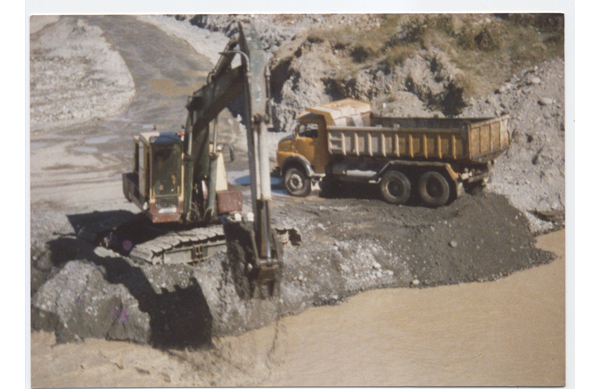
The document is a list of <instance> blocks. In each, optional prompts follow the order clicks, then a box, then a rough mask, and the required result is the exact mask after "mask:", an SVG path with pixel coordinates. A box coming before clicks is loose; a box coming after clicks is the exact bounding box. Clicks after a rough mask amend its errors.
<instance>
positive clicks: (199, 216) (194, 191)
mask: <svg viewBox="0 0 600 389" xmlns="http://www.w3.org/2000/svg"><path fill="white" fill-rule="evenodd" d="M238 28H239V32H238V34H237V35H236V36H235V37H233V38H232V39H231V40H230V41H229V42H228V44H227V46H226V47H225V49H224V50H223V52H221V56H220V59H219V60H218V62H217V64H216V65H215V67H214V68H213V69H212V71H211V72H210V73H209V74H208V77H207V80H206V84H205V85H204V86H203V87H202V88H200V89H199V90H197V91H196V92H194V93H193V95H192V96H189V98H188V102H187V104H186V110H187V120H186V124H185V126H184V129H183V131H182V132H181V133H178V132H167V131H165V132H160V131H150V132H144V133H141V134H139V135H136V136H134V138H133V154H134V158H133V170H132V171H131V172H127V173H124V174H123V176H122V183H123V193H124V195H125V197H126V198H127V200H129V201H131V202H133V203H134V204H135V205H137V206H138V207H139V209H140V210H141V214H139V216H140V217H138V218H136V219H135V220H127V221H121V220H111V221H106V222H105V223H103V224H102V225H100V226H93V227H91V228H87V229H84V230H83V231H81V233H80V236H84V237H88V238H89V239H88V240H96V241H100V242H102V243H103V245H105V246H107V247H110V248H114V249H116V250H117V251H119V252H121V253H122V254H126V255H128V256H129V257H130V258H132V259H133V260H136V261H138V262H141V263H143V264H144V263H145V264H154V265H156V264H172V263H193V262H199V261H202V260H205V259H206V258H208V257H210V256H211V255H213V254H214V253H216V252H218V251H221V250H225V249H226V248H227V247H226V246H227V233H226V228H224V225H223V223H225V224H231V223H238V222H240V221H242V215H241V211H242V202H243V196H242V193H241V192H240V191H237V190H232V189H230V188H229V185H228V183H227V179H226V172H225V164H224V156H223V151H224V150H225V149H226V148H227V145H225V144H220V143H219V137H218V116H219V113H220V112H221V111H222V110H224V109H225V108H226V107H227V106H228V105H229V104H230V103H231V102H232V101H233V100H234V99H236V98H238V96H241V97H242V102H243V120H244V125H245V127H246V129H247V142H248V158H249V161H248V165H249V171H250V182H251V196H252V213H251V214H249V215H251V217H248V218H247V219H250V220H249V223H253V224H252V225H253V228H251V229H250V231H249V233H250V235H251V239H250V240H251V246H252V247H251V254H250V255H249V257H248V258H245V259H244V261H245V263H243V264H242V265H243V266H241V267H240V268H241V271H242V272H243V273H244V274H243V275H244V276H245V277H247V278H249V279H251V280H252V281H253V282H256V284H257V286H259V287H261V288H262V287H263V286H264V287H266V288H267V289H268V294H269V295H272V294H273V286H274V283H275V282H276V281H277V280H276V275H277V272H278V269H280V267H281V264H282V262H281V261H282V253H281V244H279V241H278V236H279V235H281V234H282V233H285V232H286V231H287V229H286V228H279V229H276V228H272V226H271V221H270V217H269V201H270V200H271V186H270V184H271V183H270V166H269V159H268V148H267V143H266V140H265V135H266V132H267V128H268V126H269V125H270V118H271V114H270V105H269V98H270V96H269V88H268V87H269V68H268V66H267V60H266V54H265V52H264V50H263V49H262V46H261V42H260V38H259V36H258V34H257V33H256V31H255V29H254V28H253V26H252V25H251V24H248V23H239V24H238ZM236 57H237V58H240V61H239V63H240V64H239V66H236V67H233V65H234V59H235V58H236ZM229 155H230V156H233V152H232V150H230V153H229ZM237 231H238V234H239V233H240V231H242V230H241V229H238V230H237ZM278 232H279V234H278Z"/></svg>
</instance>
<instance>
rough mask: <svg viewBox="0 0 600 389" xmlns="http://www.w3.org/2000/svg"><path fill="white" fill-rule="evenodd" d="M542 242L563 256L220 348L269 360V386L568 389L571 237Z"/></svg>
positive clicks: (382, 297) (288, 322) (287, 322)
mask: <svg viewBox="0 0 600 389" xmlns="http://www.w3.org/2000/svg"><path fill="white" fill-rule="evenodd" d="M539 245H540V246H542V247H543V248H544V249H546V250H552V251H554V252H555V253H557V255H559V258H558V259H557V260H555V261H554V262H552V263H551V264H549V265H546V266H542V267H539V268H534V269H530V270H527V271H524V272H519V273H517V274H513V275H511V276H510V277H507V278H504V279H501V280H499V281H496V282H487V283H474V284H463V285H453V286H446V287H437V288H429V289H387V290H376V291H371V292H367V293H364V294H361V295H358V296H356V297H354V298H352V299H351V300H350V301H349V302H348V303H346V304H342V305H339V306H336V307H322V308H314V309H310V310H308V311H307V312H304V313H303V314H301V315H298V316H295V317H287V318H284V319H283V320H281V321H280V323H279V324H278V325H277V326H276V327H268V328H263V329H261V330H258V331H254V332H252V333H248V334H246V335H244V336H241V337H239V338H227V339H223V340H222V344H223V345H227V347H228V348H232V349H238V350H241V349H247V350H251V351H253V352H255V353H256V354H258V355H263V356H264V357H265V358H268V360H269V361H270V362H271V371H272V374H271V376H270V377H269V378H268V379H267V380H266V381H265V382H264V384H266V385H278V386H289V385H291V386H305V385H308V386H329V385H344V386H360V385H369V386H379V385H394V386H421V385H425V386H430V385H431V386H433V385H444V386H469V385H475V386H488V385H494V386H514V385H518V386H538V385H542V386H554V385H564V383H565V304H564V296H565V285H564V268H565V262H564V231H559V232H556V233H553V234H550V235H547V236H543V237H541V238H540V239H539Z"/></svg>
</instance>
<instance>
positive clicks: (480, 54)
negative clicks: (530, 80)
mask: <svg viewBox="0 0 600 389" xmlns="http://www.w3.org/2000/svg"><path fill="white" fill-rule="evenodd" d="M373 18H374V19H377V20H378V22H379V23H378V24H377V25H376V27H373V28H371V29H357V28H356V27H355V26H352V25H350V26H343V27H339V28H331V29H313V30H311V31H310V32H309V34H308V37H307V40H308V41H309V42H311V43H329V44H331V46H332V48H334V49H335V50H336V51H337V52H338V55H342V56H345V57H346V58H347V61H346V62H347V65H348V69H347V70H348V71H350V72H352V71H354V70H356V69H357V68H360V67H365V66H373V65H377V64H379V65H382V66H385V67H388V68H391V67H393V66H396V65H404V64H405V62H406V60H407V59H409V58H410V57H412V56H414V55H415V54H416V53H417V52H418V51H419V50H423V49H425V50H429V49H434V48H437V49H439V50H441V51H443V52H445V53H446V54H448V57H449V59H450V60H451V61H452V62H453V63H455V64H456V65H457V67H458V68H460V69H462V70H463V71H464V72H465V75H466V76H465V80H464V84H465V85H469V87H468V88H466V89H467V90H468V91H469V92H468V94H469V95H480V94H485V93H489V92H490V91H491V89H493V88H494V87H496V86H497V85H498V84H500V83H502V82H503V81H504V80H506V79H508V78H510V77H511V76H512V75H513V74H514V73H516V72H518V71H520V70H522V69H524V68H527V67H530V66H533V65H535V64H537V63H541V62H543V61H545V60H548V59H550V58H554V57H564V16H563V15H562V14H503V15H489V14H488V15H485V14H427V15H422V14H409V15H400V14H392V15H373ZM475 86H476V87H475Z"/></svg>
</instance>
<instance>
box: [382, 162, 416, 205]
mask: <svg viewBox="0 0 600 389" xmlns="http://www.w3.org/2000/svg"><path fill="white" fill-rule="evenodd" d="M379 190H380V191H381V195H382V196H383V199H384V200H385V201H386V202H387V203H390V204H396V205H400V204H406V202H407V201H408V198H409V197H410V180H409V179H408V177H406V176H405V175H404V174H403V173H400V172H399V171H397V170H389V171H387V172H386V173H385V174H384V175H383V178H382V179H381V183H380V184H379Z"/></svg>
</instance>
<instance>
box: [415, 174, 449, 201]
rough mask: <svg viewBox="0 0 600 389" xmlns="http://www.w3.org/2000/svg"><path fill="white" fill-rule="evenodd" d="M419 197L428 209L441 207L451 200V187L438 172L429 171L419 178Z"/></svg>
mask: <svg viewBox="0 0 600 389" xmlns="http://www.w3.org/2000/svg"><path fill="white" fill-rule="evenodd" d="M417 189H418V191H419V197H420V198H421V200H422V201H423V203H424V204H425V205H426V206H428V207H433V208H437V207H441V206H442V205H444V204H446V203H447V202H448V200H449V199H450V185H449V184H448V181H447V180H446V178H444V176H443V175H441V174H440V173H438V172H435V171H429V172H426V173H425V174H423V175H422V176H421V178H419V182H418V183H417Z"/></svg>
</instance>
